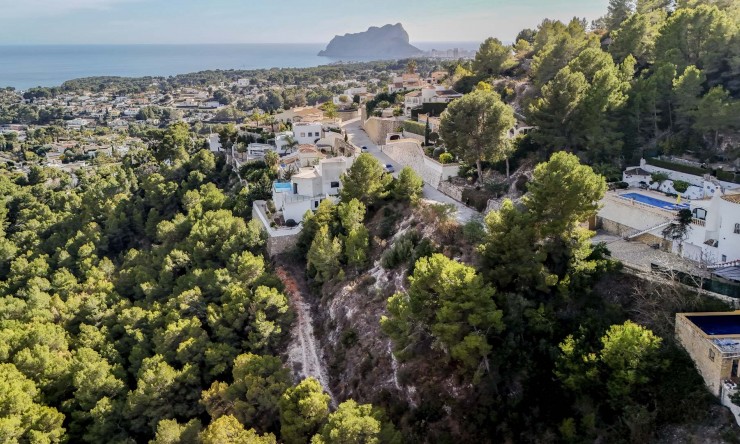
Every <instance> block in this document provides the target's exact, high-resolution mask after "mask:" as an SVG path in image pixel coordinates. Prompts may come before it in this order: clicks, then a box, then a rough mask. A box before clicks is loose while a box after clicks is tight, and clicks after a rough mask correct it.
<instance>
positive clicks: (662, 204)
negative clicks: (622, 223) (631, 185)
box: [620, 193, 690, 210]
mask: <svg viewBox="0 0 740 444" xmlns="http://www.w3.org/2000/svg"><path fill="white" fill-rule="evenodd" d="M620 197H624V198H625V199H631V200H636V201H638V202H641V203H644V204H648V205H652V206H654V207H658V208H663V209H665V210H681V209H684V208H690V205H689V204H687V203H681V204H678V205H677V204H675V203H673V202H666V201H664V200H660V199H656V198H654V197H650V196H645V195H644V194H639V193H627V194H622V195H620Z"/></svg>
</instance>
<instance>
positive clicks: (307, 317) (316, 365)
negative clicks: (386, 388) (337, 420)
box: [276, 265, 336, 405]
mask: <svg viewBox="0 0 740 444" xmlns="http://www.w3.org/2000/svg"><path fill="white" fill-rule="evenodd" d="M276 273H277V275H278V276H279V277H280V280H281V281H282V282H283V284H284V285H285V291H286V293H287V294H288V297H289V298H290V304H291V306H292V307H293V310H295V313H296V322H295V324H294V325H293V330H292V331H291V340H290V344H289V345H288V351H287V353H288V364H289V367H290V368H291V370H292V371H293V377H294V379H295V380H296V381H301V380H303V379H305V378H308V377H313V378H315V379H317V380H318V381H319V382H320V383H321V385H322V386H323V387H324V390H325V391H326V392H327V393H328V394H329V396H331V399H332V403H333V404H335V405H336V399H335V398H334V395H333V394H332V392H331V386H330V385H329V378H328V377H327V372H326V367H325V365H324V362H323V361H322V359H321V356H320V352H319V345H318V342H317V341H316V335H315V334H314V328H313V322H314V321H313V316H312V315H311V306H310V305H309V304H308V303H307V302H306V300H305V297H304V296H305V295H308V286H307V285H306V280H305V273H304V271H303V270H301V269H300V267H297V266H295V265H293V266H285V265H280V266H278V267H277V268H276Z"/></svg>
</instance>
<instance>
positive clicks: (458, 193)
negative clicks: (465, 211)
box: [437, 180, 463, 202]
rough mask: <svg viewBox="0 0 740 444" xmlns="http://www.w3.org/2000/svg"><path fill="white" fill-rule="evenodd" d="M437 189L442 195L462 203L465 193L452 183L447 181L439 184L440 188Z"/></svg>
mask: <svg viewBox="0 0 740 444" xmlns="http://www.w3.org/2000/svg"><path fill="white" fill-rule="evenodd" d="M437 189H438V190H439V191H441V192H442V193H444V194H446V195H448V196H450V197H451V198H453V199H455V200H457V201H460V202H462V193H463V188H462V187H459V186H457V185H455V184H453V183H452V182H450V181H447V180H445V181H442V182H440V183H439V186H438V187H437Z"/></svg>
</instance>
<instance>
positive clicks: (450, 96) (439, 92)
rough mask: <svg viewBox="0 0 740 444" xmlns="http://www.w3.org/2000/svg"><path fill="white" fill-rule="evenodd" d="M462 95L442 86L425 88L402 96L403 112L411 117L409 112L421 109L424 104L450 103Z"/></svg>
mask: <svg viewBox="0 0 740 444" xmlns="http://www.w3.org/2000/svg"><path fill="white" fill-rule="evenodd" d="M462 96H463V95H462V94H460V93H459V92H457V91H454V90H451V89H449V88H445V87H443V86H425V87H424V88H422V89H421V90H418V91H412V92H410V93H408V94H406V95H405V96H404V106H403V107H404V112H405V113H406V115H407V116H410V115H411V110H413V109H417V108H421V107H422V106H423V105H424V104H425V103H450V102H452V101H453V100H455V99H459V98H460V97H462Z"/></svg>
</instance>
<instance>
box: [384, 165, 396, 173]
mask: <svg viewBox="0 0 740 444" xmlns="http://www.w3.org/2000/svg"><path fill="white" fill-rule="evenodd" d="M385 172H386V173H395V172H396V169H395V168H394V167H393V165H391V164H390V163H389V164H388V165H386V166H385Z"/></svg>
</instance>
